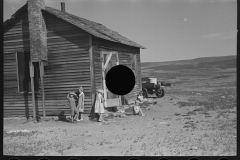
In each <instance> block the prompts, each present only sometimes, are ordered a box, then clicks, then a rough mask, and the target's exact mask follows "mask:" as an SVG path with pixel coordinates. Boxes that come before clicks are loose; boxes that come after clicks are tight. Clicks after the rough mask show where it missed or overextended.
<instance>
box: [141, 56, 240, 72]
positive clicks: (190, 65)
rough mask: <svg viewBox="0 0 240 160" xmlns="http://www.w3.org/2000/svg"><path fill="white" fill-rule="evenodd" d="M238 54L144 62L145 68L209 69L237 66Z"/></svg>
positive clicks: (143, 68) (142, 64)
mask: <svg viewBox="0 0 240 160" xmlns="http://www.w3.org/2000/svg"><path fill="white" fill-rule="evenodd" d="M236 67H237V56H236V55H233V56H221V57H202V58H196V59H190V60H180V61H168V62H142V63H141V68H142V71H144V70H146V69H147V70H149V69H151V70H180V69H204V68H205V69H207V68H219V69H227V68H236Z"/></svg>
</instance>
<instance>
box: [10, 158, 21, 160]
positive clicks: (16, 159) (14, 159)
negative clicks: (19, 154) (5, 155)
mask: <svg viewBox="0 0 240 160" xmlns="http://www.w3.org/2000/svg"><path fill="white" fill-rule="evenodd" d="M9 160H19V159H18V158H9Z"/></svg>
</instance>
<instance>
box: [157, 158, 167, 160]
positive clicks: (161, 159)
mask: <svg viewBox="0 0 240 160" xmlns="http://www.w3.org/2000/svg"><path fill="white" fill-rule="evenodd" d="M159 160H169V159H167V158H160V159H159Z"/></svg>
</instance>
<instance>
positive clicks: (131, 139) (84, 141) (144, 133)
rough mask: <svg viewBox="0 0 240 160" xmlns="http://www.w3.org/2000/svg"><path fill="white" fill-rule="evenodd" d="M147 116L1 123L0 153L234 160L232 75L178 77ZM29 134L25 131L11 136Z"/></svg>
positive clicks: (147, 108)
mask: <svg viewBox="0 0 240 160" xmlns="http://www.w3.org/2000/svg"><path fill="white" fill-rule="evenodd" d="M171 83H172V84H173V86H171V87H165V90H166V95H165V96H164V97H163V98H159V99H154V98H149V101H151V102H155V101H157V104H155V105H151V106H148V107H146V110H145V109H143V111H144V113H145V114H146V116H137V115H126V116H125V117H113V118H109V119H107V121H106V122H105V123H101V122H96V121H90V120H88V117H87V115H84V121H81V122H78V123H69V122H66V121H60V120H58V119H57V118H55V119H48V121H43V122H40V123H34V122H26V120H25V119H19V118H6V119H4V131H3V132H4V138H3V142H4V145H3V147H4V149H3V153H4V155H39V156H43V155H55V156H61V155H66V156H68V155H69V156H133V155H134V156H235V155H236V154H237V151H236V148H237V143H236V138H237V137H236V132H237V131H236V126H237V122H236V114H237V111H236V106H237V105H236V88H237V87H236V73H235V72H232V73H229V72H226V73H225V72H221V74H220V75H219V74H218V75H213V74H209V75H208V76H206V77H202V78H200V76H199V77H196V76H191V77H185V76H182V77H177V78H174V79H172V80H171ZM16 130H28V131H29V132H18V133H10V131H16Z"/></svg>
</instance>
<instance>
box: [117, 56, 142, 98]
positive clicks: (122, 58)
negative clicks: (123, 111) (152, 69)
mask: <svg viewBox="0 0 240 160" xmlns="http://www.w3.org/2000/svg"><path fill="white" fill-rule="evenodd" d="M130 54H132V53H126V52H119V55H118V56H119V64H121V65H125V66H127V67H129V68H131V63H129V62H131V56H130ZM136 56H137V64H136V75H135V76H136V84H135V86H134V88H133V90H132V91H131V92H130V93H128V94H127V95H126V97H127V99H128V101H132V100H135V99H136V97H137V94H138V93H139V92H140V91H141V64H140V54H136Z"/></svg>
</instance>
